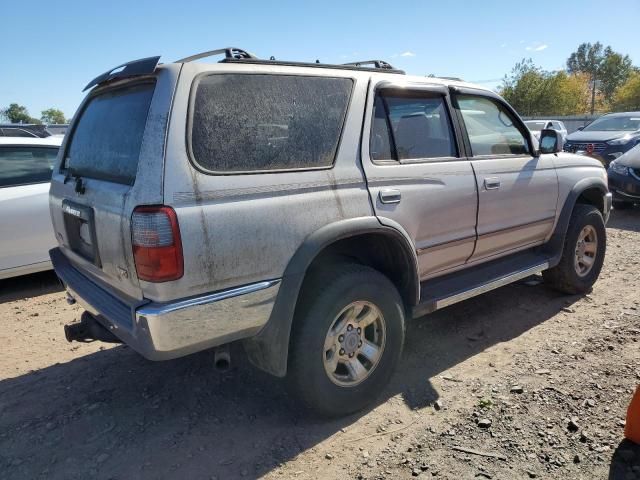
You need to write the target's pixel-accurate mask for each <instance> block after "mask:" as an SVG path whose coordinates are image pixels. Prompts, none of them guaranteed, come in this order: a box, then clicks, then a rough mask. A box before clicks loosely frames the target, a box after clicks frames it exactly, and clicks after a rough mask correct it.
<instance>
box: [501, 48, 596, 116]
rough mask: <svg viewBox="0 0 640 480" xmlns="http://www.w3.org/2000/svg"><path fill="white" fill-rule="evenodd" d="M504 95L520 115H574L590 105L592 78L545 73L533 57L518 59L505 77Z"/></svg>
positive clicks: (580, 75) (582, 111) (561, 73)
mask: <svg viewBox="0 0 640 480" xmlns="http://www.w3.org/2000/svg"><path fill="white" fill-rule="evenodd" d="M501 93H502V96H503V97H504V98H505V99H506V100H507V101H508V102H509V103H510V104H511V105H512V106H513V108H515V109H516V110H517V111H518V112H520V114H521V115H525V116H535V115H572V114H576V113H584V112H586V111H587V109H588V105H589V77H588V75H584V74H576V75H569V74H567V73H566V72H546V71H544V70H542V69H541V68H539V67H537V66H536V65H535V64H534V63H533V62H532V61H531V59H528V60H522V61H521V62H518V63H517V64H516V65H515V67H514V68H513V70H512V71H511V75H510V76H507V77H505V79H504V81H503V85H502V91H501Z"/></svg>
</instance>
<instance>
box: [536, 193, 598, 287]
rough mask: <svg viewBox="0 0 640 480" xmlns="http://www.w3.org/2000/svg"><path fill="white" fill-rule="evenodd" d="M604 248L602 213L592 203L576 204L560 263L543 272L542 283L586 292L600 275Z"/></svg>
mask: <svg viewBox="0 0 640 480" xmlns="http://www.w3.org/2000/svg"><path fill="white" fill-rule="evenodd" d="M606 249H607V235H606V229H605V226H604V220H603V218H602V213H600V211H599V210H598V209H597V208H596V207H594V206H591V205H581V204H578V205H576V206H575V208H574V210H573V213H572V214H571V218H570V220H569V228H568V229H567V234H566V236H565V239H564V247H563V250H562V257H561V258H560V263H558V265H556V266H555V267H553V268H550V269H549V270H545V271H544V272H542V276H543V278H544V281H545V283H547V284H548V285H549V286H550V287H551V288H554V289H555V290H558V291H560V292H563V293H568V294H572V295H573V294H578V293H588V292H589V291H590V290H591V287H593V284H594V283H595V282H596V280H597V279H598V276H599V275H600V270H602V264H603V263H604V257H605V252H606Z"/></svg>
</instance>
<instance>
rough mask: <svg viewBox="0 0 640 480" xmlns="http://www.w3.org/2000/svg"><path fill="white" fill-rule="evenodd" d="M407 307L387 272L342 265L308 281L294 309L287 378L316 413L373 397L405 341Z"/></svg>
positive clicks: (361, 404)
mask: <svg viewBox="0 0 640 480" xmlns="http://www.w3.org/2000/svg"><path fill="white" fill-rule="evenodd" d="M404 331H405V329H404V307H403V302H402V299H401V298H400V295H399V294H398V291H397V289H396V288H395V286H394V285H393V283H391V281H390V280H389V279H388V278H387V277H385V276H384V275H383V274H381V273H380V272H378V271H377V270H374V269H372V268H370V267H367V266H363V265H357V264H341V265H340V264H339V265H335V266H333V267H331V268H327V269H326V270H325V271H324V272H321V273H319V274H317V275H316V276H315V277H314V278H313V279H312V280H311V282H309V283H308V284H307V285H306V286H305V292H304V294H303V297H302V298H301V305H300V308H299V309H298V310H297V311H296V318H295V322H294V326H293V332H292V335H291V343H290V355H289V367H288V369H289V374H288V378H289V382H290V385H291V387H292V389H293V390H294V392H295V393H296V395H297V396H298V397H299V398H300V399H301V400H302V401H303V402H304V404H305V405H306V406H307V407H309V408H310V409H311V410H314V411H316V412H318V413H320V414H321V415H324V416H331V417H335V416H341V415H347V414H350V413H353V412H356V411H358V410H361V409H363V408H365V407H366V406H367V405H370V404H371V403H373V402H374V401H375V399H376V398H377V396H378V395H379V394H380V393H381V392H382V390H383V389H384V387H385V385H386V384H387V383H388V381H389V379H390V377H391V375H392V374H393V371H394V370H395V367H396V365H397V363H398V360H399V358H400V355H401V353H402V347H403V344H404Z"/></svg>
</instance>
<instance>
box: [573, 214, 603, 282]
mask: <svg viewBox="0 0 640 480" xmlns="http://www.w3.org/2000/svg"><path fill="white" fill-rule="evenodd" d="M597 252H598V234H597V233H596V229H595V228H594V227H593V226H592V225H585V227H584V228H583V229H582V230H581V231H580V235H578V242H577V243H576V254H575V257H574V262H573V264H574V267H575V269H576V273H577V274H578V275H579V276H580V277H584V276H585V275H588V274H589V272H590V271H591V269H592V268H593V265H594V264H595V263H596V254H597Z"/></svg>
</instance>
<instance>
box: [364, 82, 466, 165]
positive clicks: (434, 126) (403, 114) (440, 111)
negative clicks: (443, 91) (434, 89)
mask: <svg viewBox="0 0 640 480" xmlns="http://www.w3.org/2000/svg"><path fill="white" fill-rule="evenodd" d="M369 150H370V152H371V158H372V159H373V160H389V159H390V160H410V159H421V158H424V159H430V158H447V157H456V156H457V155H458V153H457V149H456V143H455V140H454V134H453V129H452V126H451V119H450V118H449V114H448V111H447V107H446V103H445V99H444V96H442V95H437V94H426V93H424V92H416V93H415V94H412V93H406V94H405V93H403V94H402V95H393V94H384V95H377V96H376V99H375V104H374V115H373V124H372V129H371V139H370V145H369Z"/></svg>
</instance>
